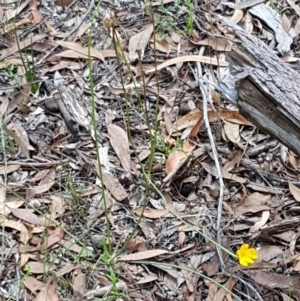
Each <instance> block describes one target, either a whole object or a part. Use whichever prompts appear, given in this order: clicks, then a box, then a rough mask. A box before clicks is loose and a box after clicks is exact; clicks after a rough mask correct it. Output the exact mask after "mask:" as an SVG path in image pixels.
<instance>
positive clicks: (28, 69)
mask: <svg viewBox="0 0 300 301" xmlns="http://www.w3.org/2000/svg"><path fill="white" fill-rule="evenodd" d="M15 37H16V41H17V46H18V49H19V54H20V58H21V61H22V64H23V67H24V70H25V76H26V79H27V82H28V83H29V84H30V85H31V91H32V93H36V92H37V90H38V88H39V84H38V82H37V76H36V70H35V64H34V53H33V48H32V44H31V49H30V57H31V59H29V58H28V56H26V60H25V59H24V57H23V55H22V52H21V50H20V45H19V39H18V37H17V34H16V32H15Z"/></svg>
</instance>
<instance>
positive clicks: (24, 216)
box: [10, 208, 49, 226]
mask: <svg viewBox="0 0 300 301" xmlns="http://www.w3.org/2000/svg"><path fill="white" fill-rule="evenodd" d="M10 210H11V212H12V214H13V215H14V216H15V217H17V218H19V219H21V220H23V221H25V222H27V223H29V224H32V225H38V226H46V225H47V224H49V221H47V220H46V219H45V218H44V217H43V216H38V215H36V214H35V213H34V210H33V209H13V208H11V209H10Z"/></svg>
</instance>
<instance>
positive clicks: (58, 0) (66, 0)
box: [54, 0, 74, 7]
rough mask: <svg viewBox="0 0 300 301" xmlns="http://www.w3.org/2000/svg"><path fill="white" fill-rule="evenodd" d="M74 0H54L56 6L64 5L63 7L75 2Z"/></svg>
mask: <svg viewBox="0 0 300 301" xmlns="http://www.w3.org/2000/svg"><path fill="white" fill-rule="evenodd" d="M73 1H74V0H55V1H54V4H55V5H56V6H62V7H65V6H69V5H70V4H72V3H73Z"/></svg>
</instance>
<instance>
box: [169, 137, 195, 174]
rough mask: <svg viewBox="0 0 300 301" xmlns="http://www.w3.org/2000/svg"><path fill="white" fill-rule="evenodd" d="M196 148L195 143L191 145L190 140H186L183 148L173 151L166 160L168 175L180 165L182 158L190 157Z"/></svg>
mask: <svg viewBox="0 0 300 301" xmlns="http://www.w3.org/2000/svg"><path fill="white" fill-rule="evenodd" d="M194 148H195V145H191V144H190V143H189V142H188V141H185V142H184V143H183V146H182V149H177V150H175V151H173V152H172V153H171V154H170V155H169V157H168V159H167V161H166V174H167V175H168V174H169V173H170V172H172V171H173V170H174V169H175V168H176V167H177V166H178V164H180V162H181V161H182V160H185V159H186V158H188V156H189V155H190V153H191V152H192V151H193V149H194Z"/></svg>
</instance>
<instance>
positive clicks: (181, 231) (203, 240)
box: [0, 0, 300, 301]
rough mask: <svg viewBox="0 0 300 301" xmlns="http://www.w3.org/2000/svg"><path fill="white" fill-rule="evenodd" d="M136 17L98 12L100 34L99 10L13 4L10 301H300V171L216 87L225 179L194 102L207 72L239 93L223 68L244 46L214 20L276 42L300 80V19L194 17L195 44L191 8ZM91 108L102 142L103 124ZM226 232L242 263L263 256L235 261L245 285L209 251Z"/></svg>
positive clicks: (6, 81)
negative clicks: (118, 298)
mask: <svg viewBox="0 0 300 301" xmlns="http://www.w3.org/2000/svg"><path fill="white" fill-rule="evenodd" d="M3 2H4V3H6V4H4V3H3ZM138 2H139V1H136V2H128V3H127V4H126V6H125V7H124V6H122V3H121V2H120V3H119V2H118V1H114V4H112V6H113V9H112V10H109V8H108V7H107V5H106V4H101V3H100V4H99V5H100V6H99V7H98V11H97V13H96V14H95V15H94V17H95V20H96V22H97V27H93V26H95V23H94V24H93V23H92V18H93V17H92V16H93V11H94V9H95V1H90V2H84V1H67V0H65V1H54V2H53V3H51V2H49V1H48V2H38V1H34V0H31V1H29V0H27V1H19V2H18V4H17V3H15V4H16V5H13V1H7V0H6V1H2V2H1V4H0V19H1V21H2V22H3V28H2V29H0V31H1V34H2V36H3V43H2V46H1V48H0V60H1V62H0V72H1V79H0V80H1V88H0V90H1V95H0V113H1V133H0V134H1V139H0V140H1V146H0V147H1V152H0V157H1V158H0V162H1V163H0V174H1V176H0V177H1V181H0V185H1V186H0V214H1V215H0V225H1V227H2V232H3V234H4V239H3V240H1V248H0V258H1V260H2V261H1V262H0V278H1V279H3V280H2V282H1V285H2V287H1V292H0V295H1V299H4V300H8V299H10V298H11V297H13V298H16V299H20V298H21V299H23V295H22V294H23V293H26V295H27V297H26V298H27V300H28V299H30V300H32V299H34V300H45V299H47V300H49V299H51V300H61V299H67V298H70V295H71V296H72V298H76V299H82V298H93V297H95V296H100V297H103V296H105V295H107V294H111V293H112V292H113V294H115V293H116V291H113V290H114V289H115V288H117V291H118V292H119V294H120V295H122V294H123V295H122V296H125V295H126V294H127V295H128V296H130V298H131V299H132V300H141V299H143V298H144V299H145V300H165V299H170V300H188V301H191V300H199V299H200V298H203V299H205V298H206V299H207V300H231V299H232V298H236V299H237V300H238V298H240V299H241V300H244V298H246V296H247V298H252V299H255V298H257V299H260V300H276V299H278V298H287V297H286V296H290V297H289V298H292V299H293V300H300V294H299V289H298V288H299V283H298V282H299V281H298V278H297V277H296V276H294V274H293V273H291V274H289V273H290V272H291V271H292V272H298V271H299V270H300V267H299V266H300V264H299V262H300V260H299V255H298V252H299V242H298V240H299V239H298V238H299V233H298V232H299V231H298V228H299V225H300V219H299V217H298V215H299V199H300V193H299V191H300V190H299V189H300V184H299V181H298V178H299V175H298V169H299V162H300V160H299V158H298V157H297V156H296V155H295V154H293V153H292V152H291V151H286V155H284V148H283V147H282V146H280V145H279V143H277V142H276V141H275V140H274V139H273V138H271V137H269V136H268V135H266V134H264V133H263V132H262V131H260V130H259V129H257V128H255V127H254V126H253V125H252V124H251V123H250V122H249V121H248V120H247V119H246V118H245V117H244V116H242V115H241V114H240V113H239V112H238V111H237V110H236V108H233V107H232V104H230V103H228V102H227V101H226V100H225V99H222V98H221V96H220V95H218V94H217V92H216V91H214V90H213V89H212V86H209V85H206V86H207V87H208V88H207V93H208V96H209V99H210V101H209V104H208V112H207V113H208V120H209V125H210V127H211V128H212V130H213V138H214V143H215V144H216V150H217V152H218V159H219V163H220V170H219V169H218V168H217V167H216V162H215V161H214V160H215V157H214V156H213V152H214V147H213V145H211V143H210V140H209V137H208V134H207V129H206V123H205V122H204V113H205V112H204V106H203V99H204V98H203V95H201V93H199V91H197V92H196V91H194V90H193V89H196V90H197V88H198V86H197V83H198V79H197V77H196V76H195V74H196V64H197V63H201V66H202V76H203V77H205V78H206V77H208V78H210V79H211V80H212V81H213V82H217V79H218V78H220V75H222V76H224V77H223V79H224V80H225V78H226V72H225V69H226V68H227V67H228V66H229V63H228V62H227V61H226V59H225V56H222V55H223V53H226V52H230V51H231V48H232V45H234V43H235V42H236V41H235V39H236V37H235V35H234V33H232V32H230V31H229V30H228V29H227V28H226V26H224V25H223V24H221V23H220V22H219V21H217V18H215V15H214V14H211V13H217V14H221V15H226V16H227V17H229V18H230V19H231V21H232V22H233V23H236V24H238V25H240V26H241V27H242V28H243V29H244V30H245V31H246V32H247V33H248V34H249V35H251V36H258V38H261V39H265V40H268V47H270V48H272V50H274V51H277V53H279V54H280V53H283V52H288V51H289V56H285V57H283V58H282V59H283V61H285V62H286V64H288V65H290V66H292V67H293V68H297V66H296V64H297V60H295V59H297V54H298V53H299V49H298V48H299V43H298V39H297V37H296V38H293V30H294V31H295V32H296V34H297V32H299V22H298V21H299V20H298V21H297V18H298V17H299V6H298V5H297V4H296V3H295V2H294V1H287V3H285V2H283V1H277V2H276V3H275V4H274V3H273V4H272V5H273V6H272V5H270V6H267V5H266V4H264V3H262V2H263V1H250V0H249V1H243V2H240V3H236V4H233V3H230V2H226V3H224V4H223V6H222V7H221V6H220V7H215V6H214V5H211V6H210V11H207V8H205V11H207V12H206V13H203V11H204V10H201V11H200V12H199V13H197V14H193V16H194V18H195V22H194V23H193V31H192V33H189V34H187V32H186V31H185V30H187V27H186V23H185V22H186V21H187V19H188V15H189V8H188V6H187V3H184V2H182V3H181V4H180V5H181V6H178V5H177V4H176V3H177V2H176V1H163V2H154V1H152V2H150V3H149V4H150V5H151V7H152V9H153V10H154V17H155V19H154V21H153V20H152V16H153V15H151V13H149V11H148V10H147V6H143V5H142V4H141V3H138ZM260 3H261V4H260ZM201 5H204V6H205V4H201ZM255 5H256V6H255ZM276 5H277V6H276ZM200 7H201V6H199V7H198V8H200ZM228 7H229V8H230V10H227V9H228ZM198 8H196V7H194V8H193V9H194V10H195V12H196V11H197V9H198ZM276 9H278V11H280V9H283V11H284V13H283V14H282V15H281V16H279V15H277V14H276ZM112 11H113V12H114V13H112ZM197 12H198V11H197ZM296 15H298V17H296ZM171 16H172V17H171ZM170 17H171V18H170ZM103 20H105V24H103ZM153 22H154V23H155V27H154V26H153ZM174 22H177V23H176V24H174ZM212 24H213V25H214V28H211V25H212ZM12 25H13V26H12ZM36 25H38V26H36ZM92 27H93V28H92ZM275 27H276V28H277V29H278V30H276V31H275V32H273V31H272V28H273V30H274V28H275ZM29 28H31V29H30V30H29ZM90 30H92V31H91V35H92V41H91V47H90V49H89V47H88V35H89V33H90ZM258 33H259V35H258ZM114 38H116V39H117V41H113V39H114ZM115 42H117V43H115ZM114 45H118V47H119V46H120V47H121V46H122V51H121V48H119V50H118V51H117V52H116V51H115V49H114ZM200 47H201V49H203V53H202V54H201V55H199V54H198V53H199V49H200ZM274 55H277V54H275V53H274ZM89 57H90V59H91V61H90V62H89ZM292 58H293V59H292ZM89 63H90V65H89ZM128 66H129V67H130V70H128ZM229 67H231V66H229ZM89 68H91V70H92V72H93V80H94V85H93V86H92V87H91V86H90V69H89ZM58 70H59V71H60V72H61V76H62V78H63V81H64V84H63V85H62V86H61V87H60V88H59V89H57V88H56V87H55V85H54V79H55V76H54V72H55V71H58ZM75 70H76V71H75ZM221 73H222V74H221ZM223 73H224V74H223ZM35 83H37V86H35ZM227 84H228V82H227ZM68 86H70V87H73V88H72V89H67V87H68ZM77 88H78V89H77ZM66 91H67V92H66ZM91 93H93V95H94V97H95V108H94V109H95V112H96V116H97V117H96V132H95V129H94V128H93V127H92V125H90V124H89V123H90V122H89V118H90V117H91V113H92V106H91ZM62 100H63V101H62ZM156 103H157V104H158V107H156ZM191 103H192V104H193V105H192V106H191V105H190V104H191ZM49 104H50V105H49ZM53 107H54V109H53ZM80 112H85V113H86V114H82V115H81V113H80ZM158 112H160V113H159V116H160V117H158V116H157V113H158ZM109 116H111V117H109ZM83 119H86V122H82V121H83ZM79 121H81V122H79ZM82 124H85V125H86V126H82ZM71 129H73V130H74V131H71ZM96 139H97V142H98V148H99V150H100V153H101V154H100V156H101V158H100V168H101V172H100V170H99V164H98V162H97V156H96V151H95V149H96V143H95V140H96ZM151 141H152V143H154V144H155V147H154V148H153V147H152V146H151ZM150 163H151V164H152V165H150ZM220 177H222V179H223V180H224V183H225V185H224V193H223V195H222V197H223V206H222V207H223V211H222V212H221V217H222V219H221V228H217V216H218V214H219V213H218V210H217V207H218V201H219V199H220V191H221V190H220V184H219V181H218V180H219V178H220ZM153 184H154V186H155V188H154V186H153ZM149 186H151V189H149ZM105 200H106V203H105ZM144 206H145V208H143V207H144ZM105 208H106V209H105ZM105 210H107V214H105ZM108 224H109V225H110V229H111V237H110V238H108V237H107V225H108ZM133 231H135V232H134V233H133ZM218 231H221V232H222V237H224V238H226V241H225V240H222V245H223V246H224V247H225V248H227V249H228V250H229V251H230V252H233V253H235V252H236V250H237V249H238V248H239V246H240V245H242V244H244V243H248V244H250V245H251V247H254V248H256V249H257V252H258V259H257V261H256V262H255V263H254V264H253V265H252V266H251V265H249V266H248V267H247V268H242V267H241V266H239V264H238V262H237V261H235V260H234V259H233V258H231V257H230V256H228V255H227V256H224V255H225V253H224V255H223V256H222V260H223V263H224V264H225V267H226V268H227V269H228V270H230V271H231V273H233V276H234V277H232V275H231V276H229V274H227V273H222V271H223V270H222V266H221V259H220V257H219V255H218V252H217V249H216V246H215V245H214V244H213V243H212V242H211V241H210V239H211V240H213V241H217V233H218ZM132 233H133V236H132V237H130V235H131V234H132ZM201 233H202V234H204V235H205V237H204V236H203V235H202V234H201ZM102 238H106V240H103V239H102ZM107 245H109V248H111V249H110V252H111V254H114V253H116V254H117V253H118V252H120V254H118V257H117V260H115V261H112V262H114V264H113V265H109V264H107V262H106V263H105V262H104V261H103V260H105V258H104V257H103V256H104V255H103V254H105V250H106V247H107ZM123 246H124V248H122V247H123ZM16 254H18V256H16ZM106 255H107V254H106ZM147 260H151V262H147ZM78 263H80V264H79V265H77V264H78ZM99 263H101V264H99ZM165 264H170V266H165ZM91 266H93V268H92V269H90V267H91ZM103 267H104V268H103ZM111 269H113V270H111ZM112 271H113V273H112ZM202 273H203V274H202ZM18 277H20V278H18ZM114 277H116V279H114ZM204 277H209V278H210V279H208V278H204ZM10 279H11V280H13V281H10ZM70 279H71V281H70ZM114 281H115V282H114ZM13 283H16V284H19V283H22V284H23V286H22V287H21V285H20V286H19V285H17V286H15V287H13ZM247 283H249V284H251V286H249V285H247ZM113 284H114V285H113ZM145 284H147V286H146V285H145ZM99 285H100V289H98V288H97V287H98V286H99ZM220 285H222V286H220ZM257 285H259V286H260V288H261V289H260V290H258V289H253V288H254V287H257ZM23 287H24V292H22V290H21V288H23ZM15 288H16V289H15ZM10 292H13V293H12V294H13V295H10ZM229 292H231V293H232V294H234V297H232V296H231V295H230V293H229ZM289 300H290V299H289Z"/></svg>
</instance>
